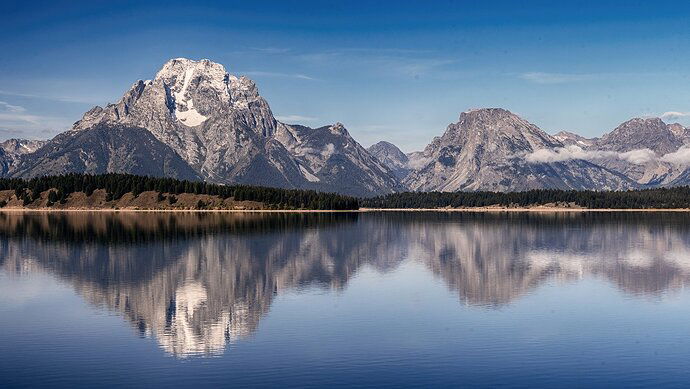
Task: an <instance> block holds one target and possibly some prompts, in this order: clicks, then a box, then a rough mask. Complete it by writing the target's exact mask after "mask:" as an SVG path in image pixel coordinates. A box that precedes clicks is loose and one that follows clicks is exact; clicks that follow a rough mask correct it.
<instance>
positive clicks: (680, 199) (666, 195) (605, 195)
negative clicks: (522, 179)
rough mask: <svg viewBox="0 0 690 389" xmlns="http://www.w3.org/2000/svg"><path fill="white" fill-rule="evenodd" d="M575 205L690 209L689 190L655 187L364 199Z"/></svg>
mask: <svg viewBox="0 0 690 389" xmlns="http://www.w3.org/2000/svg"><path fill="white" fill-rule="evenodd" d="M547 204H561V205H565V204H575V205H577V206H580V207H585V208H593V209H604V208H618V209H645V208H661V209H670V208H690V188H689V187H687V186H682V187H674V188H655V189H640V190H627V191H592V190H584V191H578V190H558V189H538V190H529V191H524V192H487V191H484V192H405V193H394V194H389V195H386V196H378V197H373V198H369V199H363V200H362V201H361V204H360V205H361V206H362V207H366V208H448V207H450V208H465V207H487V206H492V205H494V206H504V207H529V206H538V205H547Z"/></svg>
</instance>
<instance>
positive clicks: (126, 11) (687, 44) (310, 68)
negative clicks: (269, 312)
mask: <svg viewBox="0 0 690 389" xmlns="http://www.w3.org/2000/svg"><path fill="white" fill-rule="evenodd" d="M557 3H561V2H555V1H542V2H516V1H515V2H514V1H505V2H504V1H491V2H479V1H477V2H455V1H410V2H405V1H395V2H386V1H376V2H375V1H371V2H359V1H347V2H345V1H343V2H336V1H275V2H270V1H266V2H259V1H242V2H232V1H228V2H222V3H221V2H192V1H187V2H177V1H165V2H159V3H156V2H127V1H118V2H112V1H109V2H98V1H89V2H78V1H70V2H63V3H61V2H57V1H56V2H45V3H41V2H28V1H25V2H15V3H14V4H12V3H10V4H9V5H4V6H3V7H4V9H3V13H2V15H0V33H1V34H2V39H1V40H0V52H1V53H2V55H0V138H2V139H4V138H10V137H29V138H48V137H52V136H54V135H55V134H57V133H58V132H60V131H62V130H64V129H66V128H68V127H69V126H70V124H71V123H72V122H74V121H76V120H77V119H79V117H80V116H81V114H82V113H83V112H84V111H86V110H88V109H89V108H90V107H91V106H93V105H103V104H106V103H108V102H115V101H117V100H118V99H119V98H120V96H121V95H122V94H123V93H124V92H125V91H126V90H127V89H128V88H129V87H130V85H131V84H132V83H133V82H134V81H136V80H137V79H150V78H152V77H153V76H154V74H155V73H156V71H157V70H158V69H159V68H160V67H161V65H162V64H163V63H164V62H165V61H166V60H168V59H169V58H174V57H188V58H194V59H199V58H209V59H211V60H214V61H216V62H220V63H222V64H224V65H225V67H226V69H227V70H228V71H229V72H230V73H232V74H238V75H240V74H245V75H248V76H249V77H250V78H252V79H254V80H255V81H256V82H257V84H258V86H259V90H260V93H261V94H262V95H263V96H264V97H265V98H266V99H267V100H268V102H269V104H270V105H271V108H272V110H273V112H274V114H275V115H276V116H277V117H279V118H280V119H282V120H284V121H287V122H294V123H301V124H305V125H309V126H320V125H325V124H329V123H334V122H337V121H340V122H342V123H344V124H345V125H346V127H347V128H348V129H349V130H350V132H351V133H352V134H353V136H354V137H355V138H356V139H357V140H359V141H360V142H361V143H362V144H364V145H365V146H368V145H370V144H372V143H374V142H376V141H378V140H388V141H391V142H393V143H396V144H398V145H399V146H400V147H401V148H402V149H403V150H405V151H413V150H417V149H421V148H423V147H424V145H426V144H427V143H428V142H429V141H430V140H431V139H432V138H433V137H434V136H436V135H440V134H441V133H442V132H443V131H444V130H445V127H446V126H447V125H448V124H449V123H451V122H455V121H457V118H458V115H459V113H460V112H462V111H465V110H467V109H470V108H478V107H504V108H507V109H509V110H511V111H513V112H515V113H517V114H519V115H521V116H523V117H524V118H526V119H527V120H529V121H531V122H533V123H535V124H536V125H538V126H539V127H541V128H542V129H543V130H545V131H547V132H550V133H554V132H557V131H559V130H568V131H573V132H577V133H580V134H582V135H585V136H598V135H601V134H602V133H605V132H608V131H610V130H611V129H613V128H614V127H615V126H617V125H618V124H619V123H621V122H623V121H625V120H627V119H629V118H631V117H636V116H660V115H663V114H664V113H667V112H677V113H678V114H677V115H672V114H667V115H666V116H665V118H666V119H667V121H669V122H671V121H679V122H681V123H684V124H686V125H690V113H689V112H690V2H663V1H655V2H635V1H618V2H611V3H607V2H602V1H591V2H579V1H572V2H568V3H567V4H557ZM518 4H519V5H518Z"/></svg>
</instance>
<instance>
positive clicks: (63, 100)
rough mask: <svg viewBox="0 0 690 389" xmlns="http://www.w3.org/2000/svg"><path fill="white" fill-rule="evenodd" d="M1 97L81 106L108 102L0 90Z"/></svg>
mask: <svg viewBox="0 0 690 389" xmlns="http://www.w3.org/2000/svg"><path fill="white" fill-rule="evenodd" d="M0 95H3V96H14V97H27V98H31V99H41V100H49V101H57V102H61V103H79V104H100V103H101V102H102V101H104V100H106V99H105V98H104V99H100V100H99V99H85V98H81V97H75V96H54V95H38V94H34V93H24V92H15V91H8V90H1V89H0Z"/></svg>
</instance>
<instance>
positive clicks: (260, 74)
mask: <svg viewBox="0 0 690 389" xmlns="http://www.w3.org/2000/svg"><path fill="white" fill-rule="evenodd" d="M238 73H240V74H244V75H247V76H254V77H279V78H295V79H299V80H309V81H316V80H317V79H316V78H314V77H311V76H308V75H306V74H301V73H280V72H264V71H259V70H251V71H248V72H238Z"/></svg>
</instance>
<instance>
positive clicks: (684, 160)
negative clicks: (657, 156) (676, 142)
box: [661, 146, 690, 165]
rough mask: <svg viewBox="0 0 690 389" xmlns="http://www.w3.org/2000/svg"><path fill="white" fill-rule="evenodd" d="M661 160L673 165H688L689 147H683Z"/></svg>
mask: <svg viewBox="0 0 690 389" xmlns="http://www.w3.org/2000/svg"><path fill="white" fill-rule="evenodd" d="M661 160H662V161H664V162H668V163H672V164H674V165H690V147H688V146H683V147H681V148H680V149H678V150H677V151H675V152H673V153H668V154H666V155H664V156H663V157H661Z"/></svg>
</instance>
